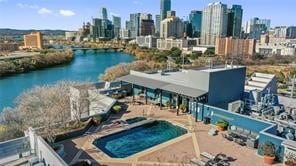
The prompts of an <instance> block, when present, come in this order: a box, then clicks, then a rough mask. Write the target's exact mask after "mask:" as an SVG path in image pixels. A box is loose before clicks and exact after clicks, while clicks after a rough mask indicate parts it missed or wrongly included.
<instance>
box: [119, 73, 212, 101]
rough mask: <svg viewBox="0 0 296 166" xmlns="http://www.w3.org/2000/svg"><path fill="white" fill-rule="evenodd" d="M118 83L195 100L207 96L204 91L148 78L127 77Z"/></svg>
mask: <svg viewBox="0 0 296 166" xmlns="http://www.w3.org/2000/svg"><path fill="white" fill-rule="evenodd" d="M119 80H120V81H123V82H127V83H131V84H135V85H139V86H143V87H146V88H150V89H160V90H164V91H168V92H172V93H176V94H180V95H184V96H188V97H193V98H197V97H200V96H203V95H205V94H207V92H206V91H203V90H200V89H196V88H190V87H185V86H182V85H177V84H172V83H168V82H164V81H158V80H154V79H150V78H145V77H140V76H135V75H127V76H123V77H121V78H119Z"/></svg>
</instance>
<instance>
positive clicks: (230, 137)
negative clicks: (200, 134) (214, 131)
mask: <svg viewBox="0 0 296 166" xmlns="http://www.w3.org/2000/svg"><path fill="white" fill-rule="evenodd" d="M222 137H223V138H225V139H227V140H228V141H233V137H232V136H231V135H229V134H224V133H222Z"/></svg>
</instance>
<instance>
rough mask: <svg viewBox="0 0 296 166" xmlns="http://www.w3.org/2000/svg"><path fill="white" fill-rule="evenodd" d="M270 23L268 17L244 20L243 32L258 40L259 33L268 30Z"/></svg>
mask: <svg viewBox="0 0 296 166" xmlns="http://www.w3.org/2000/svg"><path fill="white" fill-rule="evenodd" d="M270 24H271V21H270V20H269V19H259V18H257V17H255V18H252V19H250V20H249V21H247V22H246V25H245V32H246V34H247V36H248V38H253V39H256V40H259V39H260V36H261V34H265V33H267V32H268V31H269V30H270Z"/></svg>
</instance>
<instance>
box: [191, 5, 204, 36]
mask: <svg viewBox="0 0 296 166" xmlns="http://www.w3.org/2000/svg"><path fill="white" fill-rule="evenodd" d="M201 20H202V11H197V10H193V11H191V12H190V14H189V22H190V23H191V24H192V31H193V34H192V35H193V37H200V32H201Z"/></svg>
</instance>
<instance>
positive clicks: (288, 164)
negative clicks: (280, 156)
mask: <svg viewBox="0 0 296 166" xmlns="http://www.w3.org/2000/svg"><path fill="white" fill-rule="evenodd" d="M285 166H296V154H295V153H288V154H287V155H286V161H285Z"/></svg>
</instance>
